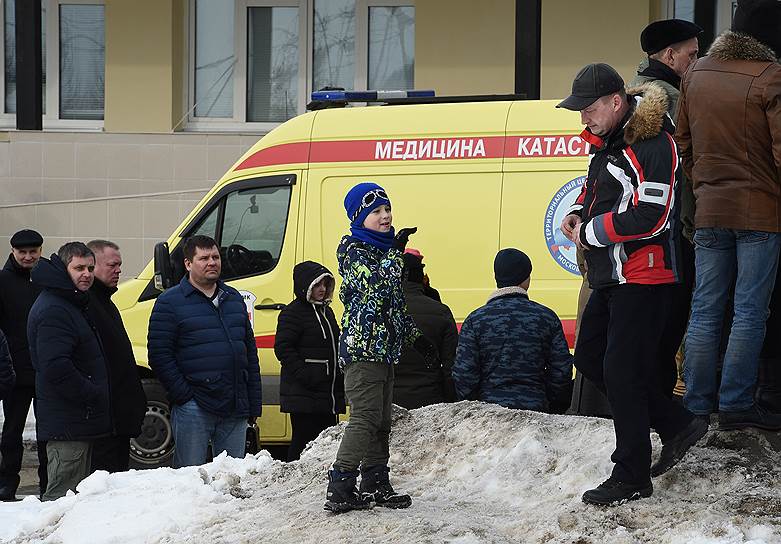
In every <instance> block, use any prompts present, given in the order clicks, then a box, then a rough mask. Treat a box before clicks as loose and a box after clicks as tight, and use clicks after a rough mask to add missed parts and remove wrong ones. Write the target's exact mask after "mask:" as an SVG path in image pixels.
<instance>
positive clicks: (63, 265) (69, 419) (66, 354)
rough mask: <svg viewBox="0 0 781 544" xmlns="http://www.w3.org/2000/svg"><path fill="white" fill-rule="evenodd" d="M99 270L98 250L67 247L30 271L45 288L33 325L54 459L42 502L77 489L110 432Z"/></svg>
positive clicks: (41, 421) (42, 415)
mask: <svg viewBox="0 0 781 544" xmlns="http://www.w3.org/2000/svg"><path fill="white" fill-rule="evenodd" d="M94 269H95V255H94V254H93V253H92V250H91V249H89V248H88V247H87V246H85V245H84V244H82V243H81V242H69V243H67V244H65V245H63V246H62V247H61V248H60V249H59V251H58V252H57V254H56V255H52V256H51V259H49V260H47V259H41V260H40V262H39V263H38V265H37V266H36V267H35V269H33V271H32V280H33V282H35V283H36V284H38V285H39V286H40V287H41V288H43V293H41V295H40V296H39V297H38V300H36V301H35V304H34V305H33V307H32V309H31V310H30V319H29V322H28V324H27V337H28V339H29V342H30V356H31V359H32V363H33V367H34V368H35V389H36V395H37V403H38V413H37V416H38V417H37V421H36V423H37V426H38V436H39V437H40V438H41V439H42V440H46V441H47V445H46V451H47V454H48V461H49V463H48V475H49V482H48V486H47V488H46V492H45V493H44V494H43V500H54V499H58V498H60V497H63V496H65V493H66V492H67V491H68V490H69V489H70V490H75V489H76V486H77V485H78V483H79V482H80V481H81V480H83V479H84V478H86V477H87V476H88V475H89V472H90V465H91V457H92V442H93V441H94V440H95V439H97V438H102V437H105V436H109V434H110V433H111V427H112V421H111V409H110V405H111V400H110V397H109V386H108V375H107V372H106V360H105V358H104V356H103V349H102V347H101V343H100V338H99V337H98V333H97V330H96V327H95V325H94V324H93V323H92V321H91V319H90V317H89V314H88V312H87V305H88V304H89V293H88V291H89V288H90V287H91V286H92V282H93V280H94V278H95V276H94Z"/></svg>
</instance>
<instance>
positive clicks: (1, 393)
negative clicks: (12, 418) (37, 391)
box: [0, 331, 16, 400]
mask: <svg viewBox="0 0 781 544" xmlns="http://www.w3.org/2000/svg"><path fill="white" fill-rule="evenodd" d="M15 383H16V373H14V365H13V364H12V362H11V354H10V353H9V352H8V342H6V340H5V335H4V334H3V331H0V400H3V399H4V398H6V397H7V396H8V393H10V392H11V389H13V388H14V384H15Z"/></svg>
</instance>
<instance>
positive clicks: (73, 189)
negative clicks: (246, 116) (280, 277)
mask: <svg viewBox="0 0 781 544" xmlns="http://www.w3.org/2000/svg"><path fill="white" fill-rule="evenodd" d="M258 139H259V136H257V135H241V134H189V133H188V134H183V133H176V134H100V133H63V132H43V133H35V132H7V133H2V132H0V256H3V255H5V251H6V250H8V249H10V246H9V245H8V240H9V238H10V236H11V235H12V234H13V233H14V232H16V231H17V230H19V229H21V228H34V229H36V230H38V231H40V232H41V234H42V235H43V236H44V238H45V245H44V250H45V252H46V254H47V255H48V254H50V253H52V252H54V251H56V250H57V248H58V247H59V246H60V245H62V244H63V243H64V242H67V241H70V240H82V241H88V240H91V239H93V238H108V239H109V240H113V241H115V242H117V243H118V244H119V245H120V247H121V248H122V254H123V258H124V261H125V266H124V274H125V277H131V276H134V275H136V274H137V273H138V272H140V271H141V269H142V268H143V267H144V266H145V265H146V263H147V262H148V261H149V260H150V259H151V257H152V248H153V247H154V244H155V243H156V242H159V241H162V240H166V239H167V238H168V236H169V235H170V234H171V232H172V231H173V229H174V227H176V226H177V225H178V224H179V223H180V222H181V220H182V219H183V218H184V217H185V216H186V215H187V214H188V213H189V212H190V210H192V208H193V207H194V206H195V204H196V203H197V202H198V201H199V200H200V199H201V198H202V197H203V195H204V193H205V191H206V190H207V189H209V188H210V187H211V186H212V185H213V184H214V182H215V181H217V180H218V179H219V178H220V177H221V176H222V175H223V174H224V173H225V171H226V170H227V169H228V168H229V167H230V166H231V165H232V164H233V163H234V162H235V161H236V160H237V159H238V158H239V157H240V156H241V155H242V154H243V153H244V152H245V151H246V150H247V149H248V148H249V147H250V146H251V145H253V144H254V143H255V142H256V141H257V140H258ZM161 193H172V194H161Z"/></svg>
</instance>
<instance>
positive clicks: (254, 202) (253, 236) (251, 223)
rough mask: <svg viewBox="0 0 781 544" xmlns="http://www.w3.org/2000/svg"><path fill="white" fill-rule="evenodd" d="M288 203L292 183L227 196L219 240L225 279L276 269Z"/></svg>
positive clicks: (285, 224)
mask: <svg viewBox="0 0 781 544" xmlns="http://www.w3.org/2000/svg"><path fill="white" fill-rule="evenodd" d="M289 205H290V187H289V186H285V187H261V188H257V189H245V190H242V191H235V192H233V193H230V194H229V195H228V196H227V199H226V200H225V218H224V220H223V225H222V236H221V240H220V253H222V254H223V256H224V257H223V259H224V261H223V263H222V278H223V279H224V280H230V279H234V278H239V277H244V276H251V275H257V274H265V273H267V272H271V270H273V269H274V267H275V266H276V264H277V261H279V255H280V253H281V252H282V242H283V240H284V238H285V227H286V226H287V211H288V207H289Z"/></svg>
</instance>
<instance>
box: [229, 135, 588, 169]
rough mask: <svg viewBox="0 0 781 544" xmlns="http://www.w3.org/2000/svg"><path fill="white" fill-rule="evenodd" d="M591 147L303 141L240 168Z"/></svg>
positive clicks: (576, 139)
mask: <svg viewBox="0 0 781 544" xmlns="http://www.w3.org/2000/svg"><path fill="white" fill-rule="evenodd" d="M587 154H588V145H587V144H586V142H584V141H583V139H582V138H581V137H580V136H577V135H574V134H567V135H558V136H507V137H505V136H482V137H471V138H470V137H465V138H412V139H409V138H405V139H398V140H336V141H328V142H311V144H310V143H308V142H298V143H289V144H281V145H276V146H272V147H268V148H266V149H261V150H258V151H256V152H255V153H253V154H252V155H250V156H249V157H247V158H246V159H245V160H244V161H242V162H241V164H239V165H238V166H237V167H236V170H244V169H247V168H258V167H261V166H271V165H280V164H296V163H306V162H309V163H330V162H373V161H383V162H384V161H431V160H464V159H501V158H508V159H516V158H535V157H539V158H544V157H583V156H586V155H587Z"/></svg>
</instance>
